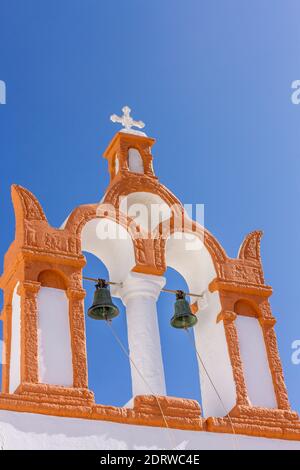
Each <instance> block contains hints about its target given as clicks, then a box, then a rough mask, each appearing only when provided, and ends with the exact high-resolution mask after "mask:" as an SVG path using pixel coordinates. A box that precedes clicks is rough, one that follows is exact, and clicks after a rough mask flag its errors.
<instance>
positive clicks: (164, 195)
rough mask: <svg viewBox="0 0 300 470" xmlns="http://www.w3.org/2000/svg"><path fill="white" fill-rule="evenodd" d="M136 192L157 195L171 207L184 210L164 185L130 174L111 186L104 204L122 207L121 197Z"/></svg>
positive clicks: (149, 177) (145, 177)
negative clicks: (175, 206)
mask: <svg viewBox="0 0 300 470" xmlns="http://www.w3.org/2000/svg"><path fill="white" fill-rule="evenodd" d="M134 192H149V193H153V194H157V195H158V196H160V197H161V199H163V200H164V201H165V202H166V203H167V204H168V205H169V206H170V207H171V206H173V205H178V206H180V207H181V208H182V204H181V202H180V201H179V200H178V199H177V198H176V197H175V196H174V194H173V193H171V191H169V190H168V189H167V188H166V187H165V186H164V185H162V184H160V183H158V181H157V179H156V178H153V177H151V176H147V175H139V176H137V175H134V174H133V175H131V174H130V173H129V174H128V176H127V177H126V178H122V179H120V180H117V181H114V182H113V183H112V184H111V186H110V187H109V188H108V191H107V193H106V195H105V198H104V201H103V202H106V203H109V204H112V205H113V206H114V207H115V208H118V207H119V205H120V200H119V199H120V197H121V196H127V195H128V194H130V193H134Z"/></svg>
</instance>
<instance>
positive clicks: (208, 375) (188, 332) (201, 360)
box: [185, 328, 238, 450]
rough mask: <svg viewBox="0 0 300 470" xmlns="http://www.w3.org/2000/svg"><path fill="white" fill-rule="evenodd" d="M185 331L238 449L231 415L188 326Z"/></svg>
mask: <svg viewBox="0 0 300 470" xmlns="http://www.w3.org/2000/svg"><path fill="white" fill-rule="evenodd" d="M185 331H186V333H187V335H188V338H189V340H190V342H191V344H192V346H193V348H194V349H195V351H196V354H197V357H198V359H199V362H200V364H201V366H202V367H203V370H204V372H205V374H206V375H207V378H208V380H209V382H210V383H211V385H212V387H213V389H214V391H215V393H216V395H217V397H218V399H219V400H220V403H221V405H222V407H223V409H224V411H225V415H226V416H227V417H228V420H229V423H230V426H231V428H232V434H233V436H234V447H235V450H238V446H237V436H236V432H235V429H234V426H233V422H232V419H231V416H230V415H229V413H228V412H227V409H226V407H225V404H224V402H223V400H222V397H221V395H220V393H219V392H218V389H217V387H216V386H215V384H214V382H213V380H212V378H211V376H210V374H209V372H208V370H207V367H206V366H205V364H204V362H203V359H202V358H201V356H200V354H199V351H198V349H197V347H196V344H195V341H193V337H192V336H191V334H190V331H189V330H188V328H185Z"/></svg>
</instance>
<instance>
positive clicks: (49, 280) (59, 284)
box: [38, 269, 67, 290]
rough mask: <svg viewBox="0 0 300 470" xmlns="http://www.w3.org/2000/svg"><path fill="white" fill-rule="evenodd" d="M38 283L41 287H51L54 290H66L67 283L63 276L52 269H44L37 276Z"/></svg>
mask: <svg viewBox="0 0 300 470" xmlns="http://www.w3.org/2000/svg"><path fill="white" fill-rule="evenodd" d="M38 282H40V283H41V286H42V287H52V288H54V289H62V290H66V289H67V281H66V279H65V277H64V276H63V274H61V273H60V272H59V271H56V270H54V269H45V270H44V271H41V272H40V274H39V275H38Z"/></svg>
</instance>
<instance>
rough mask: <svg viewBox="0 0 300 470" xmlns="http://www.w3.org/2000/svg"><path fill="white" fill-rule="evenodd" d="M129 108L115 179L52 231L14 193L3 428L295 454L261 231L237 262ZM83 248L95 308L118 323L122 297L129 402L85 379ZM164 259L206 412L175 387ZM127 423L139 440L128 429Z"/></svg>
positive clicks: (115, 149) (117, 139) (4, 282)
mask: <svg viewBox="0 0 300 470" xmlns="http://www.w3.org/2000/svg"><path fill="white" fill-rule="evenodd" d="M130 111H131V110H130V109H129V108H128V107H127V106H125V107H124V108H123V116H121V117H118V116H117V115H112V117H111V120H112V121H113V122H115V123H119V124H122V126H123V129H122V130H120V131H119V132H117V133H116V134H115V136H114V137H113V138H112V140H111V142H110V143H109V145H108V147H107V149H106V150H105V152H104V157H105V159H106V160H107V162H108V170H109V175H110V183H109V186H108V188H107V190H106V191H105V194H104V195H103V196H102V198H101V201H100V202H96V203H94V204H88V205H80V206H78V207H75V208H74V210H73V211H72V212H71V214H70V215H69V216H68V218H67V219H66V221H65V223H64V224H63V225H62V226H61V227H59V228H55V227H52V226H51V225H50V224H49V222H48V220H47V217H46V215H45V213H44V210H43V208H42V207H41V205H40V203H39V202H38V200H37V199H36V197H35V196H34V195H33V194H32V193H31V192H30V191H29V190H28V189H25V188H23V187H21V186H18V185H13V187H12V202H13V206H14V211H15V219H16V230H15V239H14V241H13V242H12V244H11V245H10V247H9V248H8V251H7V253H6V255H5V259H4V269H3V274H2V276H1V278H0V287H1V289H2V290H3V292H4V305H3V310H2V315H1V320H2V322H3V339H4V345H5V348H4V357H3V368H2V370H3V372H2V392H1V394H0V423H1V422H2V418H1V416H2V415H1V413H3V410H6V411H7V412H8V413H6V414H5V417H6V418H5V419H6V421H7V422H8V423H9V422H10V416H15V415H16V414H17V415H18V418H17V421H18V423H19V424H18V423H17V424H15V426H16V431H15V436H18V438H16V437H15V439H19V440H20V442H21V441H22V425H21V424H20V423H21V421H20V420H22V419H23V418H22V417H24V416H28V413H29V414H30V415H31V416H34V417H36V416H37V415H38V416H39V421H38V422H37V419H36V418H34V419H33V421H32V426H33V428H34V426H36V428H34V433H35V435H34V436H32V442H31V444H30V445H31V446H32V448H41V447H42V446H44V447H45V445H46V447H47V446H48V447H49V448H51V446H53V445H54V444H53V442H54V441H51V439H50V437H49V441H48V442H47V443H46V444H45V443H42V439H43V438H42V437H41V436H42V434H43V433H44V430H45V429H46V430H47V426H48V424H47V423H48V421H47V420H49V419H50V417H51V419H55V420H56V428H57V434H63V435H64V441H63V442H62V443H61V446H62V448H63V447H64V446H65V447H67V448H70V447H72V445H73V442H75V441H74V437H73V433H72V432H71V431H70V429H74V426H75V427H77V428H76V429H77V431H76V432H77V434H76V435H77V436H78V441H76V442H77V444H76V446H77V447H78V445H79V444H78V442H79V440H80V445H82V448H87V447H88V444H87V439H88V436H90V435H93V436H96V437H95V439H96V441H95V447H96V448H107V447H105V446H106V445H107V444H106V439H111V440H113V441H114V442H115V444H114V445H115V447H116V448H118V442H121V441H122V442H125V443H126V446H127V448H133V447H134V446H137V447H138V446H140V445H142V446H144V448H147V446H148V447H149V448H150V447H151V448H153V446H154V448H157V449H159V448H166V447H167V446H168V445H169V443H168V441H167V442H164V441H163V439H164V437H162V435H161V434H159V432H158V430H157V428H167V429H168V432H170V433H172V431H173V429H176V430H177V431H176V437H174V436H173V438H174V440H175V441H176V442H175V445H179V444H180V443H181V442H183V441H184V442H187V443H188V444H187V448H190V449H193V448H194V449H196V448H197V449H199V448H207V447H209V446H211V447H212V448H226V447H227V446H228V448H230V446H231V440H232V439H236V440H237V444H238V445H239V446H240V447H241V448H246V447H249V448H260V447H261V446H263V445H264V446H265V447H266V448H270V449H271V448H277V447H278V446H279V445H280V446H281V447H282V448H300V444H299V441H300V421H299V417H298V415H297V413H296V412H294V411H292V410H291V407H290V403H289V398H288V393H287V389H286V385H285V381H284V376H283V370H282V366H281V361H280V357H279V353H278V348H277V340H276V335H275V331H274V325H275V322H276V320H275V318H274V316H273V314H272V311H271V307H270V303H269V298H270V296H271V294H272V288H271V287H270V286H269V285H267V284H266V283H265V280H264V273H263V267H262V260H261V255H260V242H261V237H262V232H260V231H254V232H252V233H250V234H248V235H247V236H246V237H245V239H244V241H243V243H242V245H241V247H240V249H239V252H238V255H237V257H236V258H230V257H228V256H227V254H226V252H225V250H224V248H223V247H222V246H221V245H220V243H219V242H218V240H217V239H216V238H215V237H214V236H213V235H212V234H211V233H210V232H209V231H208V230H207V229H206V228H205V227H204V226H203V225H201V224H200V223H199V222H198V221H195V220H192V219H191V218H190V217H189V216H188V214H187V213H186V211H185V208H184V206H183V204H182V202H181V201H179V200H178V199H177V198H176V197H175V196H174V195H173V194H172V192H171V191H169V190H168V189H167V188H166V187H165V186H164V185H163V184H161V183H160V181H159V179H158V177H157V175H156V174H155V172H154V166H153V153H152V152H153V150H152V149H153V146H154V143H155V140H154V139H153V138H151V137H148V136H147V135H146V133H145V132H143V131H142V130H141V129H143V128H144V123H143V122H141V121H134V120H133V119H132V118H131V115H130ZM135 127H138V128H139V130H136V129H134V128H135ZM99 199H100V195H99ZM137 208H138V211H139V216H138V217H135V216H134V214H136V212H137ZM104 235H105V236H104ZM83 252H88V253H92V254H93V255H95V256H96V257H97V258H99V259H100V260H101V261H102V262H103V263H104V265H105V266H106V268H107V270H108V273H109V279H107V280H106V281H107V283H102V284H100V285H99V286H98V288H99V292H98V294H97V297H96V296H95V301H94V304H93V309H92V310H91V309H90V310H89V314H90V316H93V315H94V318H100V319H104V320H105V319H107V318H106V315H108V313H107V312H109V315H110V316H111V318H113V317H114V316H115V315H116V314H117V311H116V310H113V308H111V309H110V310H109V307H110V306H111V305H113V304H112V303H110V302H111V299H110V297H109V291H108V290H107V292H106V291H105V289H108V285H109V283H111V284H110V293H111V295H112V298H114V297H117V298H120V299H121V300H122V303H123V305H124V312H125V315H126V322H127V329H128V347H129V361H130V367H131V381H132V400H131V403H130V404H128V406H126V405H125V406H124V407H115V406H106V405H102V404H101V403H96V402H95V399H94V394H93V390H90V389H89V386H88V374H87V353H86V334H85V318H86V312H87V311H88V308H89V307H90V306H89V305H86V304H85V290H84V289H83V274H82V270H83V268H84V266H85V265H86V259H85V256H84V254H83ZM167 267H172V268H173V269H175V270H176V271H177V272H179V273H180V274H181V275H182V276H183V278H184V280H185V281H186V284H187V286H188V292H187V293H182V292H181V291H177V292H176V295H177V299H176V307H175V315H174V317H173V318H172V322H171V323H172V325H173V326H175V327H176V328H181V327H182V328H187V327H190V329H189V332H190V334H191V335H193V336H194V340H195V348H196V351H197V358H198V366H199V377H200V384H201V397H202V404H201V406H200V404H199V403H198V402H197V401H195V400H189V399H183V398H175V397H170V396H168V394H167V390H166V383H165V375H164V364H163V358H162V353H161V343H160V331H159V326H158V319H157V315H158V312H157V300H158V297H159V296H160V295H161V292H162V290H163V289H166V287H167V286H166V279H165V277H164V274H165V271H166V269H167ZM101 289H102V291H101V292H100V290H101ZM103 291H105V292H103ZM185 294H188V295H189V297H185ZM193 294H194V295H193ZM174 301H175V297H174ZM170 319H171V318H170ZM171 327H172V326H171V325H170V328H171ZM54 345H55V347H54ZM14 419H15V418H14ZM24 419H25V418H24ZM82 423H84V433H83V435H81V434H80V433H81V431H80V430H81V426H82V425H83V424H82ZM95 423H96V424H97V427H95ZM112 423H114V427H112V426H111V424H112ZM72 426H73V427H72ZM128 426H131V437H130V439H131V441H128V440H126V439H129V437H124V436H125V434H124V432H125V431H126V430H125V431H124V429H125V428H126V429H128ZM0 431H1V429H0ZM141 436H142V437H141ZM212 436H213V438H212ZM228 436H229V438H230V439H231V440H230V439H229V440H228ZM265 438H267V439H265ZM72 439H73V440H72ZM141 439H142V441H141ZM4 440H5V436H4ZM262 441H263V442H264V444H262ZM297 441H298V442H297ZM209 442H210V443H211V442H213V444H209ZM7 445H8V446H9V445H10V444H9V443H8V444H7ZM74 445H75V444H74ZM20 446H21V444H20ZM102 446H103V447H102ZM155 446H156V447H155Z"/></svg>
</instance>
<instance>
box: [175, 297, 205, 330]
mask: <svg viewBox="0 0 300 470" xmlns="http://www.w3.org/2000/svg"><path fill="white" fill-rule="evenodd" d="M197 321H198V320H197V317H196V315H194V314H193V313H192V312H191V307H190V304H189V303H188V301H187V300H186V299H185V293H184V292H183V291H182V290H178V291H177V293H176V302H175V311H174V315H173V317H172V318H171V325H172V326H173V327H174V328H191V327H192V326H194V325H196V323H197Z"/></svg>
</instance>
